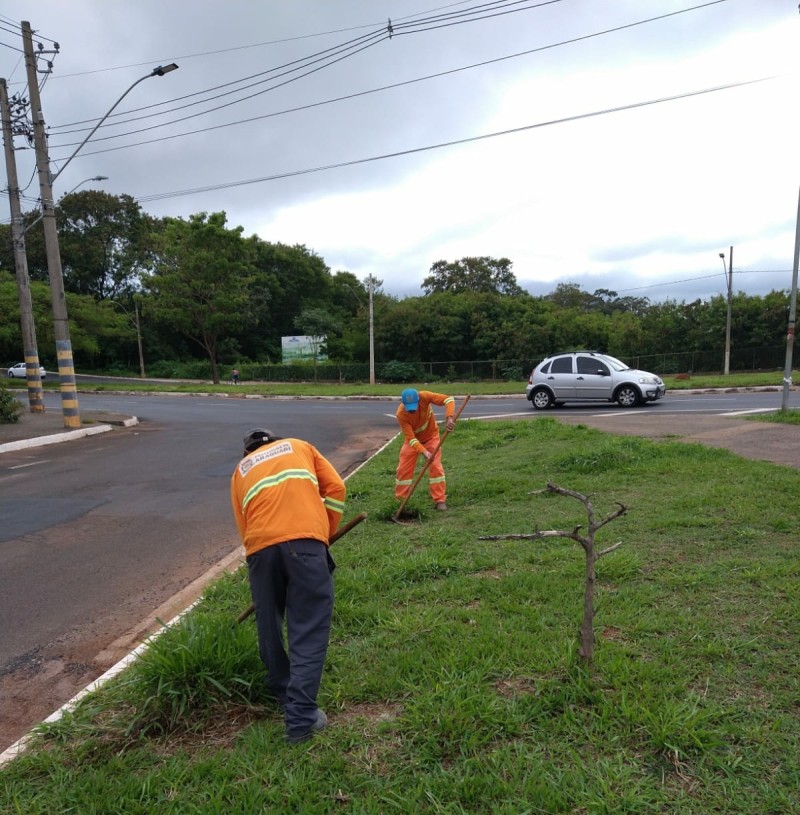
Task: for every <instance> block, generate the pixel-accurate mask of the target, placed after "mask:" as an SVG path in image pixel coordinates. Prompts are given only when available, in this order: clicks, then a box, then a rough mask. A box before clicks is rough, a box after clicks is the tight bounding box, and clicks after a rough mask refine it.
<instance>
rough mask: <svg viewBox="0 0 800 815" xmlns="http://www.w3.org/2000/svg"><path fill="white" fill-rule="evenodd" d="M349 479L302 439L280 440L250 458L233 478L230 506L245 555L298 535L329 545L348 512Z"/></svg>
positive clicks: (244, 459) (262, 448)
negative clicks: (346, 505)
mask: <svg viewBox="0 0 800 815" xmlns="http://www.w3.org/2000/svg"><path fill="white" fill-rule="evenodd" d="M346 494H347V489H346V488H345V485H344V481H342V478H341V476H340V475H339V473H337V472H336V470H335V469H334V467H333V465H332V464H331V463H330V462H329V461H328V460H327V459H326V458H325V457H324V456H323V455H322V454H321V453H320V452H319V451H318V450H317V449H316V448H315V447H314V446H313V445H312V444H309V443H308V442H306V441H302V440H301V439H278V440H277V441H273V442H271V443H270V444H265V445H263V446H261V447H259V448H258V450H256V451H255V452H253V453H250V455H248V456H245V457H244V458H243V459H242V460H241V461H240V462H239V464H238V466H237V467H236V469H235V470H234V473H233V475H232V476H231V504H232V506H233V515H234V517H235V519H236V526H237V527H238V529H239V535H240V536H241V538H242V543H243V544H244V550H245V554H246V555H252V554H253V553H254V552H258V551H259V550H260V549H264V548H265V547H267V546H272V545H273V544H276V543H283V542H284V541H288V540H296V539H298V538H312V539H313V540H319V541H322V542H323V543H325V544H327V543H328V538H330V536H331V535H333V533H334V532H336V530H337V528H338V527H339V521H340V520H341V518H342V513H343V512H344V499H345V496H346Z"/></svg>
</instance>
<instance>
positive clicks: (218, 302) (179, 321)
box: [144, 212, 254, 383]
mask: <svg viewBox="0 0 800 815" xmlns="http://www.w3.org/2000/svg"><path fill="white" fill-rule="evenodd" d="M226 220H227V219H226V216H225V213H224V212H215V213H212V214H211V215H207V214H206V213H205V212H203V213H200V214H197V215H192V216H191V217H190V218H189V220H188V221H185V220H183V219H181V218H168V219H166V221H165V227H164V232H163V234H162V235H161V237H160V240H159V241H158V249H159V253H160V256H161V260H160V261H159V263H158V266H157V268H156V271H155V273H154V274H153V275H150V276H149V277H147V278H146V279H145V281H144V284H145V287H146V289H147V290H148V291H149V292H150V294H151V295H152V297H151V298H150V299H149V301H148V308H149V310H150V313H151V314H153V316H154V317H155V318H156V319H158V320H159V321H161V322H162V323H166V324H169V325H170V326H172V327H174V328H175V329H177V330H178V331H179V332H180V333H181V334H183V335H184V336H186V337H188V338H189V339H191V340H192V341H193V342H195V343H197V345H199V346H200V347H201V348H202V349H203V350H204V351H205V353H206V354H207V356H208V358H209V360H210V362H211V376H212V379H213V381H214V382H215V383H217V382H219V369H218V361H217V351H218V344H219V342H220V338H222V337H225V336H227V335H228V334H230V333H232V332H233V331H235V330H236V329H242V328H243V327H245V326H246V324H247V323H248V321H249V320H252V314H251V312H250V310H249V308H248V303H249V297H250V285H251V282H252V279H253V274H254V268H253V260H254V244H253V241H251V240H245V239H243V238H242V228H241V227H237V228H235V229H227V228H226V226H225V224H226Z"/></svg>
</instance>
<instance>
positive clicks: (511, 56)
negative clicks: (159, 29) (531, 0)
mask: <svg viewBox="0 0 800 815" xmlns="http://www.w3.org/2000/svg"><path fill="white" fill-rule="evenodd" d="M727 1H728V0H711V2H707V3H703V4H701V5H699V6H692V7H691V8H688V9H682V10H680V11H676V12H669V13H667V14H662V15H658V16H656V17H649V18H645V19H643V20H637V21H635V22H632V23H626V24H624V25H621V26H616V27H613V28H608V29H604V30H602V31H596V32H593V33H590V34H585V35H582V36H579V37H573V38H571V39H567V40H561V41H559V42H556V43H549V44H548V45H543V46H539V47H537V48H531V49H527V50H525V51H519V52H516V53H514V54H507V55H504V56H502V57H496V58H494V59H490V60H484V61H482V62H477V63H473V64H471V65H466V66H461V67H458V68H453V69H449V70H447V71H440V72H438V73H435V74H428V75H426V76H422V77H416V78H414V79H409V80H405V81H403V82H396V83H393V84H390V85H384V86H382V87H379V88H372V89H369V90H366V91H360V92H357V93H353V94H347V95H344V96H339V97H335V98H333V99H328V100H324V101H322V102H315V103H311V104H308V105H301V106H298V107H293V108H288V109H286V110H282V111H276V112H272V113H266V114H262V115H260V116H255V117H251V118H248V119H240V120H238V121H234V122H226V123H224V124H222V125H212V126H210V127H207V128H201V129H197V130H190V131H184V133H181V134H176V135H177V136H184V135H193V134H196V133H204V132H208V131H211V130H218V129H220V128H222V127H233V126H236V125H240V124H249V123H252V122H254V121H258V120H260V119H266V118H271V117H274V116H279V115H284V114H287V113H293V112H297V111H302V110H308V109H310V108H312V107H320V106H323V105H328V104H333V103H335V102H339V101H343V100H349V99H354V98H356V97H358V96H366V95H368V94H373V93H379V92H382V91H385V90H390V89H395V88H399V87H403V86H406V85H412V84H415V83H419V82H424V81H428V80H430V79H436V78H441V77H444V76H449V75H452V74H455V73H459V72H462V71H468V70H472V69H474V68H480V67H485V66H487V65H492V64H495V63H499V62H504V61H506V60H510V59H518V58H520V57H522V56H528V55H530V54H534V53H538V52H541V51H546V50H549V49H552V48H558V47H561V46H565V45H572V44H575V43H578V42H582V41H584V40H588V39H592V38H595V37H600V36H605V35H606V34H611V33H615V32H618V31H622V30H626V29H629V28H634V27H637V26H640V25H645V24H647V23H652V22H658V21H660V20H663V19H666V18H668V17H673V16H676V15H677V14H684V13H687V12H689V11H696V10H698V9H701V8H705V7H706V6H710V5H716V4H718V3H721V2H727ZM183 98H186V97H183ZM248 98H250V97H248ZM173 101H177V100H173ZM239 101H243V100H239ZM226 106H227V105H226ZM226 106H223V107H226ZM141 109H144V108H141ZM141 109H140V110H141ZM217 109H219V108H215V109H214V110H217ZM205 112H211V111H205ZM164 113H166V111H165V112H164ZM153 115H162V114H153ZM200 115H203V113H199V114H192V115H191V116H186V117H181V118H179V119H173V120H171V121H168V122H161V123H159V124H156V125H152V126H150V127H145V128H140V129H138V130H133V131H128V132H126V133H117V134H116V135H114V136H107V137H100V138H98V139H96V140H95V141H103V140H108V139H113V138H122V137H124V136H131V135H136V134H138V133H145V132H147V131H149V130H154V129H159V130H160V129H162V128H164V127H167V126H169V125H173V124H178V123H180V122H182V121H187V120H188V119H191V118H197V117H198V116H200ZM142 118H148V117H142ZM92 121H94V120H92ZM129 121H134V120H129ZM117 124H118V123H117ZM77 132H80V131H77ZM176 135H172V136H164V137H160V138H158V139H149V140H145V141H140V142H134V143H132V144H128V145H123V146H121V147H118V148H115V149H126V148H128V147H133V146H138V145H141V144H152V143H155V142H159V141H163V140H168V139H172V138H175V137H176ZM76 144H79V142H71V143H68V144H61V145H54V149H58V148H59V147H63V148H67V147H74V146H75V145H76ZM84 155H92V153H84Z"/></svg>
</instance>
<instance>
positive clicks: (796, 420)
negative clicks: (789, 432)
mask: <svg viewBox="0 0 800 815" xmlns="http://www.w3.org/2000/svg"><path fill="white" fill-rule="evenodd" d="M745 418H747V419H751V420H752V421H755V422H772V423H773V424H800V410H794V409H789V410H785V411H778V412H776V413H755V414H753V415H752V416H747V417H745Z"/></svg>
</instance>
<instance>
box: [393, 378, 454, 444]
mask: <svg viewBox="0 0 800 815" xmlns="http://www.w3.org/2000/svg"><path fill="white" fill-rule="evenodd" d="M432 405H439V406H440V407H444V412H445V416H452V415H453V414H454V413H455V411H456V400H455V399H454V398H453V397H452V396H445V395H444V394H443V393H433V391H419V405H418V406H417V409H416V410H415V411H413V412H412V413H409V412H408V411H407V410H406V409H405V408H404V407H403V405H400V407H398V408H397V413H396V414H395V415H396V416H397V422H398V424H399V425H400V429H401V430H402V431H403V435H404V436H405V437H406V441H407V442H408V443H409V444H410V445H411V446H412V447H417V445H418V444H419V443H420V442H426V441H428V440H429V439H432V438H435V437H436V436H438V435H439V428H438V427H437V425H436V417H435V416H434V414H433V407H432Z"/></svg>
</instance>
